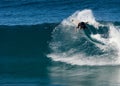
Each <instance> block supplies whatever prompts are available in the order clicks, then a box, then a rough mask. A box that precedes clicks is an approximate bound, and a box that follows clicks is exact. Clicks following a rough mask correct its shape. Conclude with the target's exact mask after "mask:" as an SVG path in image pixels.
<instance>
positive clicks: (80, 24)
mask: <svg viewBox="0 0 120 86" xmlns="http://www.w3.org/2000/svg"><path fill="white" fill-rule="evenodd" d="M77 28H82V29H86V28H87V27H86V24H85V23H84V22H80V23H79V24H78V26H77Z"/></svg>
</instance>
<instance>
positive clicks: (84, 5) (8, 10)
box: [0, 0, 120, 25]
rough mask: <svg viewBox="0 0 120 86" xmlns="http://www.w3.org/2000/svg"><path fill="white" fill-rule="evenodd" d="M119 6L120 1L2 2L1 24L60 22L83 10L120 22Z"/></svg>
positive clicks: (21, 0)
mask: <svg viewBox="0 0 120 86" xmlns="http://www.w3.org/2000/svg"><path fill="white" fill-rule="evenodd" d="M119 4H120V1H119V0H110V1H108V0H100V1H98V0H90V1H84V0H75V1H73V0H1V1H0V21H1V22H0V24H1V25H3V24H4V25H16V24H28V25H31V24H40V23H44V22H46V23H48V22H60V21H61V20H63V19H64V18H66V17H68V16H70V15H71V14H72V13H74V12H75V11H76V10H83V9H91V10H92V11H93V12H94V15H95V17H96V19H97V20H102V21H120V18H119V15H120V6H119Z"/></svg>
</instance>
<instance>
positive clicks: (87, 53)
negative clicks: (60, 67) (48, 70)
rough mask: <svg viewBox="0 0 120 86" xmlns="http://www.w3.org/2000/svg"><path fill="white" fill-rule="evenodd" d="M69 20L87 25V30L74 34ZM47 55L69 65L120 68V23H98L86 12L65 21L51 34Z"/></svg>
mask: <svg viewBox="0 0 120 86" xmlns="http://www.w3.org/2000/svg"><path fill="white" fill-rule="evenodd" d="M72 20H77V21H84V22H88V25H87V27H88V29H85V30H78V31H75V27H76V25H75V24H74V23H73V22H72ZM52 38H53V39H52V41H51V43H50V44H49V45H50V48H51V50H52V52H51V54H49V55H48V57H50V58H51V59H52V60H54V61H60V62H65V63H68V64H71V65H120V44H119V43H120V40H119V39H120V24H119V23H115V24H114V23H113V22H98V21H96V20H95V17H94V15H93V12H92V11H91V10H89V9H85V10H83V11H77V12H75V13H74V14H72V15H71V16H70V17H68V18H67V19H64V20H63V21H62V22H61V24H59V25H58V26H57V27H56V28H55V29H54V31H53V32H52Z"/></svg>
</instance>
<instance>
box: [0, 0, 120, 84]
mask: <svg viewBox="0 0 120 86" xmlns="http://www.w3.org/2000/svg"><path fill="white" fill-rule="evenodd" d="M119 4H120V1H119V0H110V1H109V0H100V1H98V0H90V1H84V0H75V1H73V0H1V1H0V86H119V85H120V67H119V66H115V65H112V66H97V65H96V66H89V65H88V66H79V65H78V66H76V65H70V64H66V63H64V62H55V61H53V60H52V59H51V58H48V57H47V54H48V53H50V52H51V49H50V47H49V43H50V41H51V40H52V31H53V29H54V28H55V27H56V26H57V25H58V24H59V23H57V22H61V21H62V20H63V19H65V18H67V17H68V16H70V15H71V14H72V13H74V12H75V11H77V10H84V9H88V8H89V9H91V10H92V11H93V13H94V15H95V18H96V20H99V21H103V22H105V21H111V23H113V24H115V25H117V26H120V23H119V21H120V6H119ZM11 25H13V26H11Z"/></svg>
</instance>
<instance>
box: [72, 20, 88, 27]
mask: <svg viewBox="0 0 120 86" xmlns="http://www.w3.org/2000/svg"><path fill="white" fill-rule="evenodd" d="M73 21H74V20H72V22H73ZM87 23H88V22H79V23H78V24H77V27H76V29H87V26H86V24H87Z"/></svg>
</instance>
